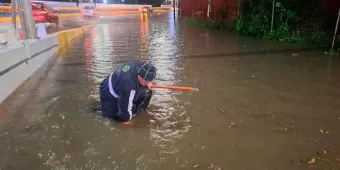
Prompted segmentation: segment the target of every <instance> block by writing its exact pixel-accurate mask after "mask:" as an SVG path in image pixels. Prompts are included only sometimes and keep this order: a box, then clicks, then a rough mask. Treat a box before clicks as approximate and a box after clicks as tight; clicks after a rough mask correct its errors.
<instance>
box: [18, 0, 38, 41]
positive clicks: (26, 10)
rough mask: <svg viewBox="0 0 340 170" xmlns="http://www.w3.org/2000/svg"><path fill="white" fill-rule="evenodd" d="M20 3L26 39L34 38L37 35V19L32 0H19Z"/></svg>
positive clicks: (21, 19)
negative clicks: (35, 18) (33, 13)
mask: <svg viewBox="0 0 340 170" xmlns="http://www.w3.org/2000/svg"><path fill="white" fill-rule="evenodd" d="M19 3H20V7H21V9H20V21H21V27H22V28H23V30H24V34H25V39H34V38H35V37H36V34H37V33H36V29H35V21H34V19H33V15H32V5H31V0H19Z"/></svg>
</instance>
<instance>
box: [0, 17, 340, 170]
mask: <svg viewBox="0 0 340 170" xmlns="http://www.w3.org/2000/svg"><path fill="white" fill-rule="evenodd" d="M97 23H98V24H97V25H96V26H95V27H93V29H91V30H90V31H89V32H88V33H87V34H86V35H85V36H84V37H80V38H79V39H77V41H75V44H74V45H73V46H72V47H69V48H68V50H66V51H64V53H62V54H60V55H59V56H58V57H57V58H56V61H55V62H53V63H52V64H50V65H47V66H46V69H41V70H40V71H39V72H38V73H37V74H35V75H34V76H33V77H32V78H31V79H30V80H29V81H27V82H26V83H25V84H24V85H23V86H22V87H20V88H19V89H18V91H17V92H16V93H15V94H13V95H12V96H11V97H10V98H9V99H8V100H7V101H6V102H4V103H3V104H2V105H1V107H0V111H1V115H0V142H1V145H0V146H1V147H0V155H1V156H0V169H6V170H7V169H28V167H29V169H240V170H248V169H261V170H263V169H280V170H281V169H282V170H286V169H292V170H293V169H338V168H340V166H339V165H338V164H340V162H339V161H340V155H339V152H340V150H339V143H340V137H339V135H340V134H339V131H338V129H339V126H340V125H339V123H340V112H339V110H340V100H339V99H340V91H339V86H340V76H339V75H340V74H339V73H340V64H339V62H338V61H337V60H335V59H329V58H326V57H322V56H323V53H322V51H317V50H313V49H310V48H308V47H300V46H298V45H291V44H284V43H279V42H266V41H258V40H255V39H252V38H245V37H238V36H235V35H230V34H226V33H221V32H216V31H207V30H204V29H199V28H194V27H191V26H188V25H185V24H183V23H181V22H179V21H174V19H173V15H172V14H171V13H170V14H153V15H129V16H122V17H119V18H114V19H105V18H103V19H98V20H97ZM132 59H141V60H143V59H151V60H153V62H154V63H155V65H156V67H157V68H158V74H157V80H156V82H155V84H164V85H185V86H193V87H197V88H199V92H176V91H167V90H156V91H155V93H154V97H153V98H152V104H151V106H150V108H149V111H148V113H147V114H142V115H139V116H136V117H134V124H135V125H134V126H133V127H129V128H127V127H123V126H122V125H121V124H119V123H117V122H115V121H110V120H107V119H104V118H102V117H101V116H100V115H99V113H98V112H95V111H92V110H93V108H95V107H97V106H98V104H99V103H98V100H99V98H98V85H99V83H100V81H101V80H102V79H103V78H105V76H107V75H108V74H109V73H110V72H111V71H113V70H114V68H116V67H117V66H118V65H119V64H122V63H124V62H126V61H129V60H132ZM313 158H315V161H312V160H313ZM309 163H310V164H311V165H310V164H309Z"/></svg>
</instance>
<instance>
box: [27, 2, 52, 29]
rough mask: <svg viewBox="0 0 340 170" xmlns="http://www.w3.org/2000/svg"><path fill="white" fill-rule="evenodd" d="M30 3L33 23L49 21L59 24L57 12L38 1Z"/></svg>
mask: <svg viewBox="0 0 340 170" xmlns="http://www.w3.org/2000/svg"><path fill="white" fill-rule="evenodd" d="M31 4H32V13H33V19H34V21H35V23H45V22H49V23H55V24H56V25H57V26H58V25H59V17H58V14H57V13H56V12H55V11H54V10H53V9H52V8H51V7H48V6H47V5H45V4H43V3H39V2H31Z"/></svg>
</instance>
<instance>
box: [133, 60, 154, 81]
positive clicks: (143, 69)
mask: <svg viewBox="0 0 340 170" xmlns="http://www.w3.org/2000/svg"><path fill="white" fill-rule="evenodd" d="M156 71H157V69H156V67H155V66H153V65H152V64H151V62H150V61H147V62H143V63H141V66H140V68H139V69H138V72H137V74H138V75H139V76H141V77H142V78H143V79H145V80H147V81H153V80H154V79H155V78H156Z"/></svg>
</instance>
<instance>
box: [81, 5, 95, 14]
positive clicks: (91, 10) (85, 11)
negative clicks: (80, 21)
mask: <svg viewBox="0 0 340 170" xmlns="http://www.w3.org/2000/svg"><path fill="white" fill-rule="evenodd" d="M96 12H97V10H96V7H94V6H85V7H84V9H83V10H82V13H83V15H84V17H93V16H96Z"/></svg>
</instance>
